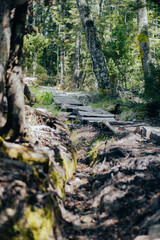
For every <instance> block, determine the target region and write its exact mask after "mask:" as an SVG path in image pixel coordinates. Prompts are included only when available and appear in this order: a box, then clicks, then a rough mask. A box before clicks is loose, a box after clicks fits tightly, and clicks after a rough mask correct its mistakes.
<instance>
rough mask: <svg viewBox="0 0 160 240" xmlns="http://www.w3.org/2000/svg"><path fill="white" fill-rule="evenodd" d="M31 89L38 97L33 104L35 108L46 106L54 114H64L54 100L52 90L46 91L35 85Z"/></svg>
mask: <svg viewBox="0 0 160 240" xmlns="http://www.w3.org/2000/svg"><path fill="white" fill-rule="evenodd" d="M30 89H31V92H32V93H33V94H34V95H35V97H36V103H35V104H34V106H33V107H34V108H45V109H48V110H49V111H50V112H51V113H52V114H53V115H56V116H60V115H62V111H60V110H59V109H58V108H57V106H56V105H55V103H54V102H53V95H52V91H44V90H42V88H41V87H35V86H31V87H30Z"/></svg>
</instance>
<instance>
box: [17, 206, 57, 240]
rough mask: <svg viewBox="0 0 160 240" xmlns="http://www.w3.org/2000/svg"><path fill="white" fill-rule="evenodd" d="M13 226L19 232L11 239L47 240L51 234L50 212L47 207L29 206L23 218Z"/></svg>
mask: <svg viewBox="0 0 160 240" xmlns="http://www.w3.org/2000/svg"><path fill="white" fill-rule="evenodd" d="M13 228H14V231H15V233H19V234H16V235H17V236H15V237H14V238H12V239H13V240H19V239H23V240H48V239H49V236H50V234H52V213H51V211H50V209H48V208H45V209H43V208H42V209H41V208H37V207H34V208H31V207H29V208H28V209H27V210H26V213H25V215H24V218H23V219H22V220H20V221H19V222H18V223H17V224H15V225H14V226H13Z"/></svg>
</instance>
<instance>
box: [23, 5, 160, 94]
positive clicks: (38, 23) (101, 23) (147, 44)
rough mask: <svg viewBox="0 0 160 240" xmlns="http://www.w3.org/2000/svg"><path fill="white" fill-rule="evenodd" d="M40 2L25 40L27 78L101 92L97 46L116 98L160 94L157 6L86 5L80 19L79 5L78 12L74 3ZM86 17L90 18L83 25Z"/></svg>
mask: <svg viewBox="0 0 160 240" xmlns="http://www.w3.org/2000/svg"><path fill="white" fill-rule="evenodd" d="M42 2H43V1H37V2H35V3H34V4H33V8H32V9H31V13H32V14H33V16H34V17H33V16H32V14H31V16H29V17H28V19H27V24H28V26H29V24H31V26H32V27H33V26H34V29H35V32H34V33H31V34H27V35H26V36H25V40H24V51H25V62H24V67H25V71H26V74H27V75H28V74H32V75H37V76H38V78H39V81H40V82H42V83H44V84H51V85H55V84H59V85H60V86H61V88H65V89H66V88H67V89H88V88H89V89H88V90H97V89H100V88H101V86H100V80H99V79H98V77H97V76H96V74H94V73H95V69H94V68H96V66H95V64H96V63H94V60H93V59H94V57H95V56H94V54H95V53H94V52H92V50H93V48H94V47H93V46H92V44H95V43H94V41H97V43H96V44H98V45H99V46H96V47H97V49H99V48H100V49H101V50H102V54H103V58H104V61H105V67H106V69H107V70H106V71H107V74H108V75H109V76H108V78H109V82H110V87H109V90H111V91H112V93H113V94H115V95H116V94H117V90H118V88H123V89H124V88H127V89H130V90H131V91H137V92H140V93H142V94H143V93H144V92H145V93H146V95H149V96H150V95H151V97H153V96H154V97H155V95H156V96H158V95H159V75H160V73H159V71H160V70H159V68H160V67H159V65H160V63H159V54H160V53H159V5H158V4H155V3H154V2H153V1H147V5H145V1H137V3H136V1H125V0H124V1H88V3H87V4H88V6H87V7H88V9H82V10H80V11H81V12H80V14H79V11H78V8H79V9H80V8H81V4H82V3H81V1H80V2H79V3H78V5H79V7H77V2H76V1H72V0H71V1H57V4H56V5H53V6H52V5H49V6H45V5H44V4H43V3H42ZM82 2H83V1H82ZM143 4H144V7H143V8H141V5H143ZM82 11H86V12H84V13H83V12H82ZM85 14H88V16H87V17H88V19H87V20H82V21H83V23H81V18H83V17H84V16H83V15H85ZM80 15H81V16H80ZM84 21H88V23H86V22H84ZM85 24H90V25H88V26H87V25H86V26H84V25H85ZM92 24H93V25H94V26H93V27H92ZM82 25H83V27H82ZM84 29H85V30H86V32H85V31H84ZM89 34H90V36H89ZM94 34H95V35H96V37H95V36H94ZM92 38H93V39H92ZM95 38H96V39H95ZM90 47H91V48H92V50H91V49H90ZM92 61H93V62H92ZM144 61H145V62H146V63H144ZM32 63H33V64H32ZM146 64H147V66H146ZM147 68H148V69H147ZM98 75H99V74H98ZM148 78H149V79H150V80H147V79H148ZM149 82H150V83H149ZM104 88H105V87H104Z"/></svg>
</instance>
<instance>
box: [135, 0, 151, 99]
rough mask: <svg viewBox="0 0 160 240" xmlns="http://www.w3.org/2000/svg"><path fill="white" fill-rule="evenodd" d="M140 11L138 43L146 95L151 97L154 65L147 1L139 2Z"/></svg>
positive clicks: (138, 15) (139, 0) (138, 12)
mask: <svg viewBox="0 0 160 240" xmlns="http://www.w3.org/2000/svg"><path fill="white" fill-rule="evenodd" d="M137 4H138V6H139V7H138V11H137V20H138V41H139V46H140V57H141V62H142V68H143V73H144V79H145V94H146V95H151V94H152V90H151V89H152V88H153V80H154V74H153V68H154V67H153V64H152V60H151V55H150V48H149V37H148V17H147V8H146V0H137Z"/></svg>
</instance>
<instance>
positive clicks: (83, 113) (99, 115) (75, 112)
mask: <svg viewBox="0 0 160 240" xmlns="http://www.w3.org/2000/svg"><path fill="white" fill-rule="evenodd" d="M72 114H73V115H77V116H81V117H93V118H114V115H113V114H111V113H108V112H106V113H105V114H103V113H98V112H94V111H89V112H86V111H81V110H77V109H73V112H72Z"/></svg>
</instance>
